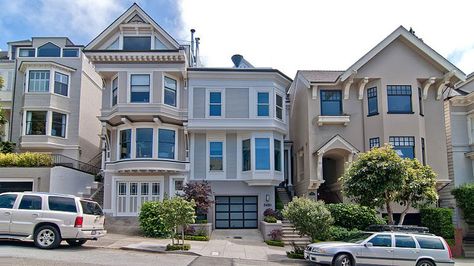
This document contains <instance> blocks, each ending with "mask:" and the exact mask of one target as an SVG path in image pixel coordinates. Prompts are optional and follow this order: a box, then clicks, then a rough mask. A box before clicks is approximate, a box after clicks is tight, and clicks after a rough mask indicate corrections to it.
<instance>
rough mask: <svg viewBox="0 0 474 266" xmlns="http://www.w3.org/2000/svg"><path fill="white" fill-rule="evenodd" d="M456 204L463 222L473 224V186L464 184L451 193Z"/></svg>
mask: <svg viewBox="0 0 474 266" xmlns="http://www.w3.org/2000/svg"><path fill="white" fill-rule="evenodd" d="M451 193H452V194H453V196H454V198H455V199H456V204H457V205H458V207H459V208H460V209H461V210H462V212H463V215H464V220H465V221H466V222H467V223H469V224H474V184H465V185H462V186H460V187H458V188H455V189H453V190H452V191H451Z"/></svg>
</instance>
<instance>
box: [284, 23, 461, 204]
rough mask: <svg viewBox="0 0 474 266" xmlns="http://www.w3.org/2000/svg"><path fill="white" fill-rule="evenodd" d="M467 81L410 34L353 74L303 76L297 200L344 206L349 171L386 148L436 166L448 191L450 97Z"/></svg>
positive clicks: (297, 113) (296, 129) (375, 52)
mask: <svg viewBox="0 0 474 266" xmlns="http://www.w3.org/2000/svg"><path fill="white" fill-rule="evenodd" d="M463 79H464V74H463V72H462V71H461V70H459V69H458V68H456V67H455V66H454V65H453V64H452V63H450V62H449V61H448V60H446V59H445V58H443V57H442V56H440V55H439V54H438V53H437V52H435V51H434V50H433V49H431V48H430V47H429V46H428V45H427V44H426V43H424V42H423V41H422V40H421V39H420V38H418V37H417V36H415V35H414V33H413V32H411V31H408V30H406V29H405V28H403V27H399V28H397V29H396V30H395V31H394V32H393V33H391V34H390V35H389V36H388V37H386V38H385V39H384V40H382V42H380V43H379V44H377V46H375V47H374V48H373V49H371V50H370V51H369V52H368V53H367V54H365V55H364V56H363V57H362V58H361V59H359V60H358V61H357V62H355V63H354V64H353V65H352V66H350V67H349V68H348V69H347V70H342V71H298V73H297V75H296V78H295V80H294V82H293V83H292V85H291V88H290V91H289V97H290V101H291V111H290V128H291V131H290V139H291V140H293V161H294V167H293V169H294V172H293V173H294V175H293V184H294V189H295V192H296V194H298V195H307V196H310V197H313V198H317V199H321V200H324V201H326V202H342V201H344V200H345V199H344V197H343V195H342V193H341V183H340V181H339V177H340V176H341V175H342V174H343V172H344V170H345V168H346V167H347V165H348V163H350V162H351V161H352V160H354V158H355V156H357V153H359V152H365V151H368V150H370V149H371V148H373V147H379V146H380V145H383V144H384V143H389V144H391V145H392V146H393V147H394V148H395V150H396V151H397V152H398V153H399V155H400V156H402V157H404V158H417V159H418V160H419V161H420V162H422V163H423V164H428V165H430V166H431V167H432V168H433V170H434V171H435V172H436V174H437V179H438V186H439V187H440V188H441V187H443V186H444V185H446V184H447V183H449V178H448V163H447V144H446V133H445V129H444V124H445V123H444V122H445V119H444V108H443V93H444V91H445V90H446V89H448V88H450V87H453V84H456V83H457V82H459V81H460V80H463ZM412 212H416V211H415V210H412Z"/></svg>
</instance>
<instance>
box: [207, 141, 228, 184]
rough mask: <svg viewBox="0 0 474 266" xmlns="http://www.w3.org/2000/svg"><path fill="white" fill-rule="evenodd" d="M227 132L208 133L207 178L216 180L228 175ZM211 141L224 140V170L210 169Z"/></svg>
mask: <svg viewBox="0 0 474 266" xmlns="http://www.w3.org/2000/svg"><path fill="white" fill-rule="evenodd" d="M226 137H227V136H226V133H225V132H212V133H211V132H207V134H206V179H207V180H214V179H219V178H223V179H225V178H226V177H227V162H226V159H227V158H226V151H227V149H226V143H227V138H226ZM211 142H222V170H212V171H211V169H210V162H211V160H210V155H211V149H210V143H211Z"/></svg>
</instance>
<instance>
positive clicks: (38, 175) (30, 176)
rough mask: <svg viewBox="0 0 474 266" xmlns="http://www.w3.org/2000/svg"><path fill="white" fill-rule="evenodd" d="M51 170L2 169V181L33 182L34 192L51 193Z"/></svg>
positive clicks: (0, 178)
mask: <svg viewBox="0 0 474 266" xmlns="http://www.w3.org/2000/svg"><path fill="white" fill-rule="evenodd" d="M50 170H51V168H42V167H41V168H39V167H36V168H27V167H2V168H0V182H1V181H33V190H34V191H36V192H49V186H50Z"/></svg>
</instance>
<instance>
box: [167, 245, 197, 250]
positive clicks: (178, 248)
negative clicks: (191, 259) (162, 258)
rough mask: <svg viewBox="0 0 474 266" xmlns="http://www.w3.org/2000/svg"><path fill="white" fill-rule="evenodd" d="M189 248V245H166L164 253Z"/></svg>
mask: <svg viewBox="0 0 474 266" xmlns="http://www.w3.org/2000/svg"><path fill="white" fill-rule="evenodd" d="M190 248H191V245H190V244H184V245H181V244H175V245H171V244H168V245H166V251H173V250H189V249H190Z"/></svg>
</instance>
